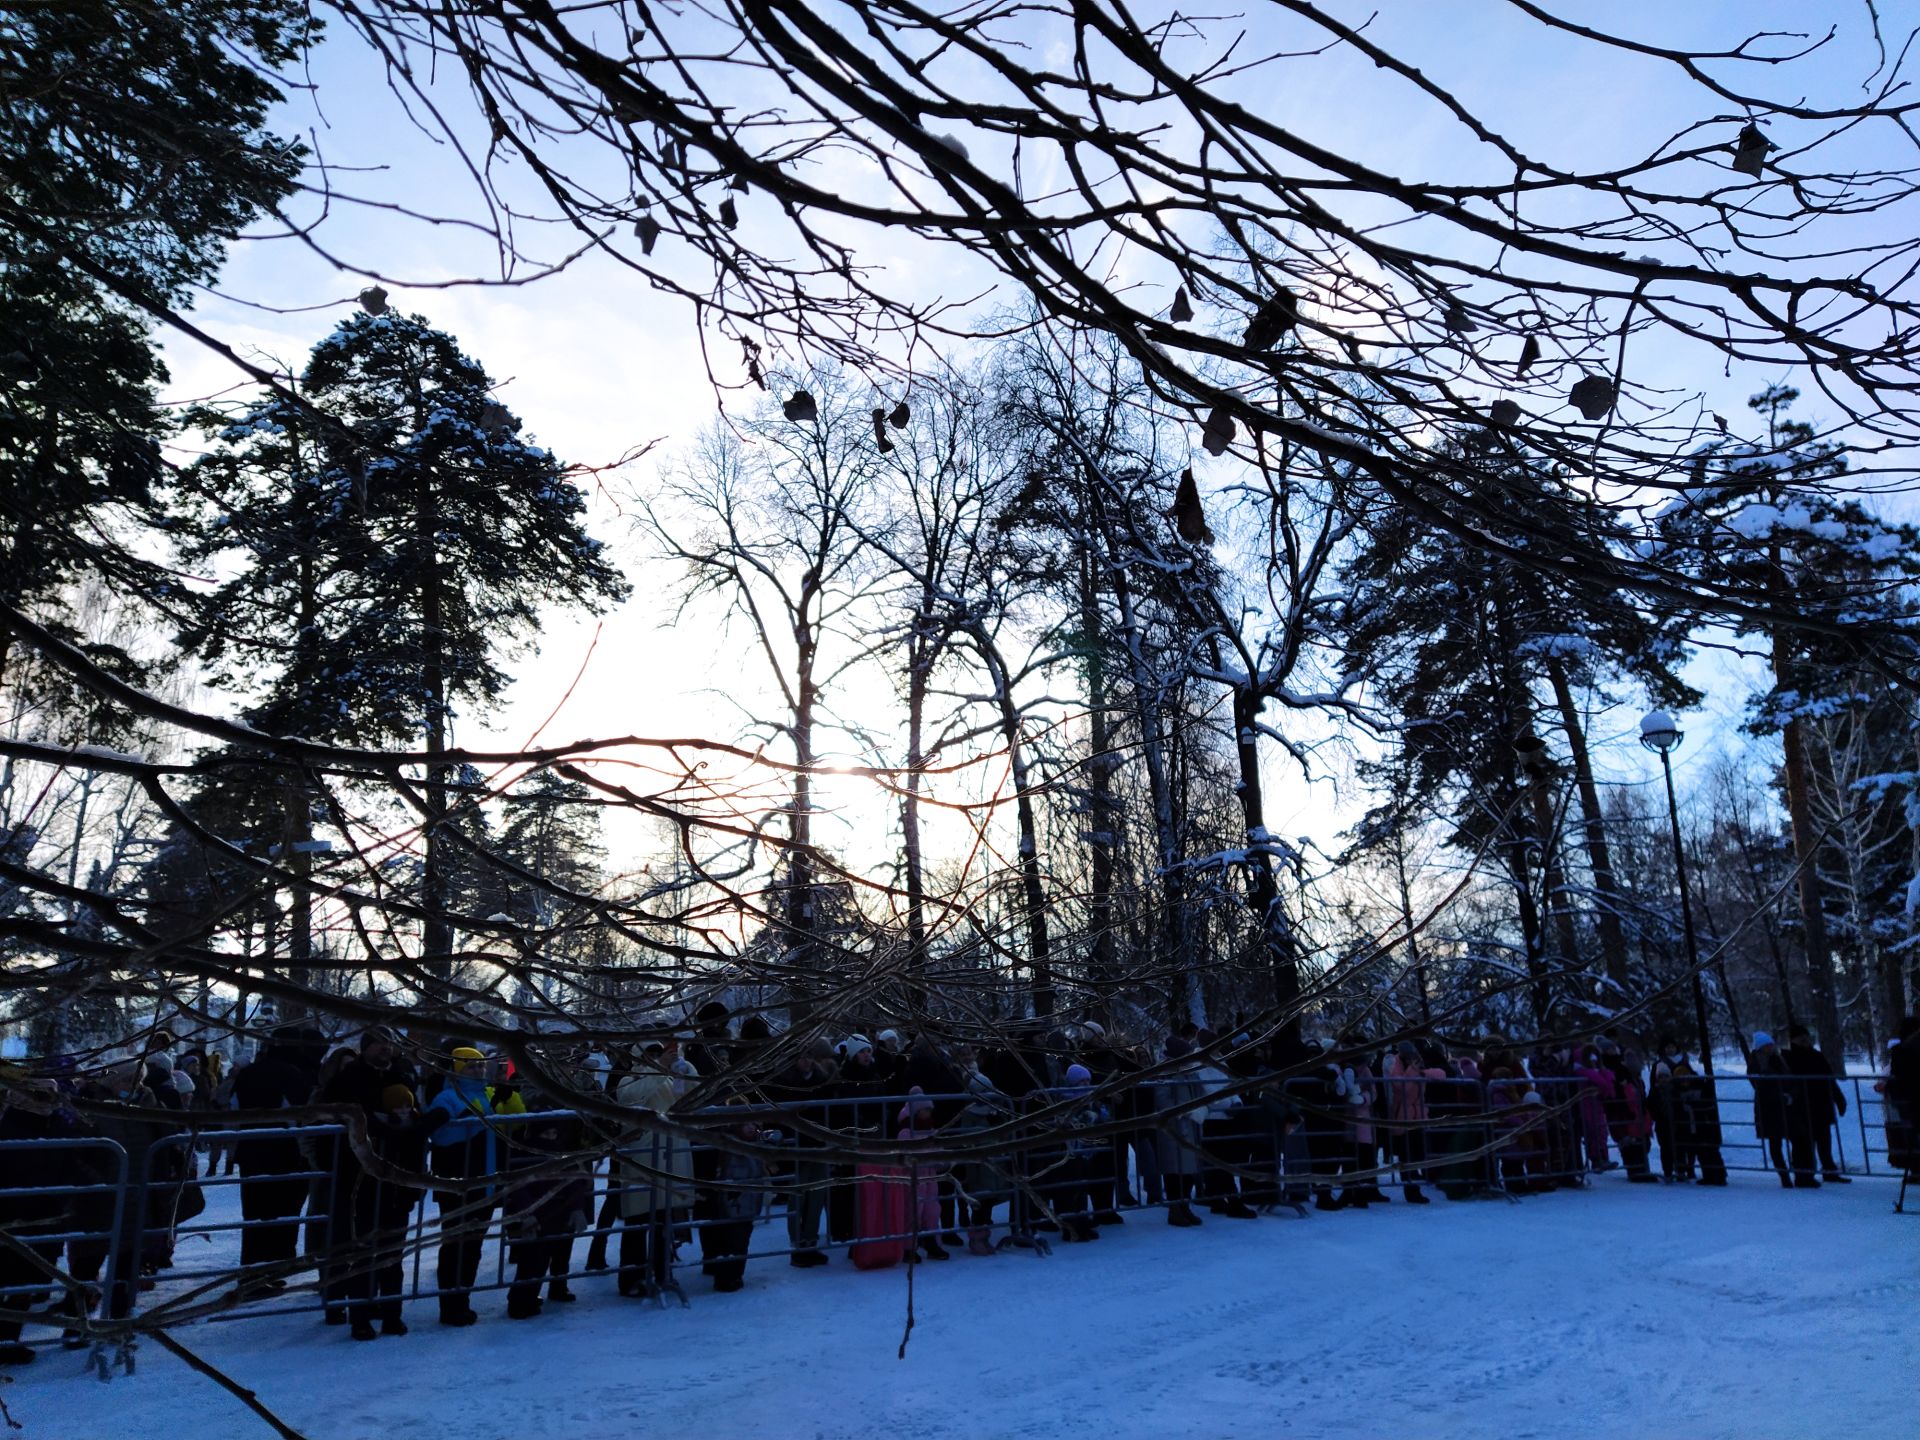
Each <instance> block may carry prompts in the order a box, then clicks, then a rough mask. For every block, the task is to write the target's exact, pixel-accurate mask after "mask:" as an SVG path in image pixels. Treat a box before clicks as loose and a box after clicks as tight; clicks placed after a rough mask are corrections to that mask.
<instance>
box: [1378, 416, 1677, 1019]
mask: <svg viewBox="0 0 1920 1440" xmlns="http://www.w3.org/2000/svg"><path fill="white" fill-rule="evenodd" d="M1458 458H1459V460H1460V463H1461V464H1462V465H1463V466H1465V467H1467V468H1471V469H1473V470H1475V471H1477V472H1479V473H1481V474H1482V475H1483V476H1484V477H1485V478H1484V483H1483V484H1482V486H1481V494H1480V496H1479V504H1480V505H1481V506H1482V507H1484V508H1491V509H1493V510H1494V511H1495V512H1496V513H1497V514H1498V516H1499V518H1500V521H1501V524H1500V526H1499V529H1498V533H1497V534H1494V535H1493V537H1492V538H1494V539H1495V540H1496V541H1497V542H1498V543H1499V544H1500V545H1502V546H1506V547H1511V549H1512V550H1514V551H1516V552H1520V556H1519V557H1518V558H1510V557H1509V556H1508V555H1506V554H1503V553H1501V551H1500V550H1498V549H1494V548H1490V547H1481V546H1477V545H1471V544H1468V543H1466V542H1464V541H1462V540H1461V539H1460V538H1459V537H1458V536H1457V535H1455V534H1454V533H1452V532H1451V531H1450V530H1447V529H1443V528H1441V527H1439V526H1436V525H1434V524H1433V523H1431V520H1430V519H1428V518H1426V517H1422V516H1419V515H1415V514H1413V513H1411V512H1409V511H1407V510H1405V509H1403V508H1400V507H1398V506H1395V505H1393V504H1391V503H1389V502H1386V501H1385V500H1384V497H1372V498H1371V499H1369V497H1368V495H1367V493H1366V490H1365V487H1359V489H1358V492H1357V493H1356V495H1355V496H1354V497H1351V498H1352V502H1353V503H1358V504H1360V506H1361V509H1362V512H1363V514H1364V516H1365V519H1364V521H1363V524H1362V526H1361V530H1360V535H1359V537H1358V541H1357V546H1356V549H1355V551H1354V553H1353V554H1352V556H1351V557H1350V559H1349V560H1348V563H1347V564H1346V566H1345V568H1344V570H1343V580H1344V583H1345V584H1346V586H1347V587H1348V594H1347V600H1346V605H1345V615H1344V617H1343V622H1342V624H1341V627H1340V628H1341V631H1342V635H1343V638H1344V641H1345V644H1346V646H1347V649H1348V653H1349V656H1350V663H1351V665H1352V666H1353V667H1354V668H1355V669H1358V670H1361V671H1364V672H1365V673H1367V674H1369V675H1370V676H1371V677H1372V681H1371V683H1372V685H1373V687H1374V691H1375V694H1376V695H1377V696H1378V698H1379V699H1380V701H1381V702H1382V703H1383V704H1384V706H1385V708H1386V709H1387V711H1388V712H1389V713H1390V714H1391V715H1392V716H1393V718H1394V721H1395V723H1396V724H1397V725H1398V727H1399V735H1400V742H1399V745H1398V747H1397V748H1396V750H1395V751H1394V752H1393V753H1391V754H1389V755H1387V756H1386V757H1383V758H1382V759H1380V760H1378V761H1374V762H1369V763H1366V764H1363V766H1362V772H1363V774H1366V775H1368V776H1370V777H1371V778H1372V779H1373V781H1374V782H1375V783H1377V784H1380V785H1381V786H1382V787H1383V788H1385V789H1386V790H1387V791H1388V792H1389V794H1390V796H1391V797H1392V803H1391V807H1390V808H1391V809H1392V810H1394V811H1396V812H1397V813H1396V814H1395V816H1394V817H1393V821H1392V823H1396V824H1403V825H1405V824H1417V823H1419V822H1420V818H1421V817H1423V816H1427V815H1434V814H1444V815H1445V816H1446V817H1447V818H1448V820H1449V823H1450V824H1451V825H1452V827H1453V830H1452V836H1451V838H1452V840H1453V842H1454V843H1455V844H1456V845H1458V846H1463V847H1466V848H1468V849H1475V848H1478V847H1479V846H1481V845H1483V844H1487V843H1491V844H1492V845H1493V846H1494V847H1495V848H1496V849H1497V851H1498V853H1499V854H1500V857H1501V859H1502V862H1503V864H1504V865H1505V867H1506V870H1507V873H1508V875H1509V877H1510V879H1511V881H1512V884H1513V892H1514V897H1515V906H1516V910H1517V915H1518V919H1519V923H1520V928H1521V936H1522V944H1523V947H1524V950H1525V953H1526V957H1527V963H1528V967H1529V972H1530V973H1531V974H1533V975H1535V976H1536V977H1539V976H1544V975H1545V974H1546V972H1547V970H1548V969H1549V968H1550V966H1549V963H1548V957H1549V951H1559V952H1561V954H1560V955H1559V956H1558V957H1557V958H1558V959H1559V960H1560V961H1561V962H1562V963H1564V964H1571V965H1580V964H1582V956H1581V950H1582V949H1583V948H1584V947H1583V945H1582V942H1581V938H1580V936H1579V933H1578V929H1577V925H1576V920H1577V918H1578V916H1577V912H1576V910H1575V908H1574V906H1573V905H1572V903H1571V900H1572V895H1571V891H1572V887H1571V886H1570V885H1569V884H1568V883H1567V881H1566V879H1565V864H1564V861H1563V859H1562V858H1561V856H1562V847H1561V846H1560V844H1559V843H1558V840H1559V836H1560V834H1561V832H1562V830H1563V828H1564V827H1563V823H1562V819H1561V816H1562V814H1563V810H1564V807H1563V805H1562V803H1561V801H1562V798H1563V797H1562V795H1561V792H1560V787H1559V776H1558V767H1557V765H1555V763H1554V762H1553V761H1552V760H1551V758H1550V755H1549V752H1548V750H1547V748H1546V737H1547V734H1550V733H1551V732H1552V731H1553V730H1555V729H1558V730H1559V731H1560V733H1561V736H1562V740H1563V743H1564V745H1565V746H1566V751H1567V754H1568V757H1569V761H1570V766H1571V769H1572V771H1573V778H1574V792H1575V795H1576V796H1577V798H1578V799H1579V802H1580V806H1581V824H1580V826H1579V829H1580V833H1581V839H1582V842H1583V846H1582V848H1584V850H1585V851H1586V858H1587V862H1588V873H1589V877H1590V880H1591V882H1592V883H1591V889H1590V895H1591V898H1592V902H1593V912H1592V913H1593V929H1594V934H1595V938H1596V939H1597V941H1598V948H1599V950H1600V954H1601V959H1602V962H1603V966H1604V972H1605V975H1606V978H1607V979H1608V980H1609V981H1610V982H1611V984H1612V985H1613V986H1614V987H1615V988H1616V990H1617V989H1619V988H1621V987H1624V986H1626V984H1627V982H1628V974H1627V964H1628V959H1627V947H1626V938H1625V933H1624V929H1623V927H1622V924H1621V921H1622V914H1621V909H1622V907H1621V894H1620V887H1619V885H1618V883H1617V880H1616V877H1615V874H1614V865H1613V863H1612V860H1611V857H1610V852H1609V850H1608V846H1607V838H1606V823H1605V816H1604V815H1603V813H1602V810H1601V806H1600V800H1599V792H1598V789H1597V786H1596V784H1595V781H1594V778H1593V768H1592V764H1591V760H1590V758H1589V755H1588V751H1587V741H1586V735H1585V727H1584V725H1583V723H1582V720H1581V716H1580V711H1579V707H1578V705H1577V703H1576V692H1577V691H1578V690H1582V689H1588V688H1592V687H1599V686H1604V685H1605V684H1608V683H1618V682H1620V681H1628V680H1630V681H1632V682H1634V683H1637V684H1638V685H1640V686H1642V687H1644V688H1645V689H1646V690H1647V691H1648V692H1649V693H1651V694H1652V695H1653V696H1654V697H1655V699H1656V700H1657V701H1659V702H1660V703H1662V704H1665V705H1669V706H1671V707H1674V708H1684V707H1685V706H1686V705H1688V704H1689V703H1692V702H1694V701H1697V699H1698V697H1697V695H1695V694H1694V693H1693V692H1692V691H1691V690H1690V689H1689V688H1688V687H1687V686H1686V685H1685V684H1684V683H1683V682H1682V681H1681V679H1680V678H1679V673H1678V671H1679V665H1680V662H1681V659H1682V655H1683V647H1682V639H1683V636H1684V627H1683V625H1682V624H1681V623H1680V622H1679V621H1677V620H1675V619H1673V618H1670V617H1666V616H1662V615H1657V614H1653V613H1650V612H1649V611H1648V610H1647V609H1646V608H1644V607H1643V606H1641V605H1640V604H1638V603H1636V597H1634V596H1633V595H1631V594H1629V593H1627V592H1623V591H1621V590H1620V589H1618V588H1615V587H1612V586H1607V585H1601V584H1593V585H1588V584H1584V583H1582V582H1581V581H1580V580H1579V579H1578V578H1576V577H1569V576H1565V575H1562V574H1559V573H1556V572H1553V571H1550V570H1545V569H1535V568H1532V567H1530V566H1528V565H1526V564H1525V563H1524V558H1523V557H1524V554H1525V552H1527V551H1530V550H1534V549H1538V548H1547V547H1553V546H1555V545H1557V544H1558V543H1559V539H1558V534H1557V532H1558V531H1559V530H1560V529H1562V528H1563V527H1564V526H1565V524H1566V518H1565V517H1566V516H1567V515H1568V514H1569V513H1575V514H1579V513H1583V512H1582V511H1581V510H1580V509H1579V508H1578V507H1576V506H1575V505H1574V504H1573V500H1572V492H1571V490H1570V489H1569V487H1567V486H1566V485H1565V484H1564V483H1563V482H1562V481H1560V480H1559V479H1558V478H1557V477H1555V476H1553V475H1551V474H1546V473H1543V472H1542V471H1541V470H1540V468H1539V467H1538V466H1537V465H1535V464H1533V463H1532V462H1531V461H1530V460H1529V458H1528V457H1526V456H1525V455H1524V454H1521V453H1518V452H1516V451H1514V450H1513V449H1511V448H1510V447H1508V445H1507V443H1506V442H1505V441H1504V440H1496V441H1494V442H1493V444H1492V447H1491V448H1489V447H1487V446H1481V447H1478V448H1472V447H1463V448H1462V450H1461V452H1460V454H1459V457H1458ZM1375 500H1377V501H1379V503H1373V501H1375ZM1584 513H1585V515H1586V517H1587V523H1589V524H1590V525H1592V526H1593V527H1594V529H1595V532H1596V533H1595V534H1593V535H1591V536H1589V537H1587V538H1586V541H1585V543H1604V544H1608V545H1617V544H1619V543H1621V542H1622V541H1623V540H1624V539H1625V538H1626V537H1625V536H1623V535H1620V534H1618V533H1616V532H1615V530H1614V527H1613V524H1612V521H1611V519H1610V518H1609V517H1608V516H1607V515H1606V514H1605V513H1604V512H1602V511H1601V510H1599V509H1598V507H1589V508H1588V509H1586V511H1585V512H1584ZM1386 819H1387V817H1386V816H1385V815H1384V814H1383V813H1381V812H1376V813H1375V815H1374V816H1372V817H1370V825H1369V827H1368V829H1369V832H1370V833H1371V834H1373V835H1375V836H1377V835H1378V833H1379V830H1380V827H1381V825H1382V824H1383V823H1385V822H1386ZM1536 872H1539V873H1536ZM1535 996H1536V1016H1535V1018H1536V1020H1538V1019H1542V1018H1544V1008H1545V1000H1546V995H1545V993H1544V990H1543V989H1542V987H1540V986H1539V985H1536V987H1535Z"/></svg>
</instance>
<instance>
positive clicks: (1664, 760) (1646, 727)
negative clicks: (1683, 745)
mask: <svg viewBox="0 0 1920 1440" xmlns="http://www.w3.org/2000/svg"><path fill="white" fill-rule="evenodd" d="M1685 738H1686V732H1685V731H1683V730H1682V729H1681V728H1680V727H1679V725H1678V724H1676V723H1675V722H1674V718H1673V717H1672V716H1671V715H1669V714H1668V713H1667V712H1666V711H1664V710H1651V711H1649V712H1647V714H1646V716H1645V717H1644V718H1643V719H1642V720H1641V721H1640V743H1641V744H1642V745H1644V746H1646V747H1647V749H1649V750H1653V751H1657V752H1658V753H1659V756H1660V770H1661V773H1662V774H1664V775H1665V776H1666V779H1667V821H1668V823H1669V824H1670V825H1671V827H1672V830H1673V868H1674V872H1675V873H1676V874H1677V875H1678V876H1679V877H1680V923H1681V927H1682V928H1683V929H1684V931H1685V932H1686V937H1687V969H1688V973H1689V975H1690V976H1691V977H1692V980H1693V1019H1694V1024H1695V1025H1696V1026H1698V1028H1699V1031H1700V1065H1701V1067H1702V1069H1704V1070H1705V1072H1706V1074H1707V1075H1708V1076H1709V1077H1711V1076H1712V1075H1713V1042H1712V1040H1711V1038H1710V1037H1709V1036H1708V1034H1707V992H1706V988H1705V987H1704V986H1702V985H1701V983H1700V942H1699V941H1698V940H1697V939H1695V938H1694V933H1693V897H1692V895H1691V894H1690V893H1689V891H1688V889H1687V854H1686V850H1685V848H1684V847H1683V846H1682V845H1681V844H1680V804H1679V802H1678V801H1677V800H1676V799H1675V798H1674V794H1673V759H1672V755H1673V751H1674V750H1675V749H1676V748H1677V747H1678V746H1679V744H1680V742H1681V741H1682V740H1683V739H1685Z"/></svg>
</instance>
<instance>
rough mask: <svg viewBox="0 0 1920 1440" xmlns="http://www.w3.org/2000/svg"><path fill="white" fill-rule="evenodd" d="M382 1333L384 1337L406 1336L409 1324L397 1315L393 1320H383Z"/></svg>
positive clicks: (381, 1323)
mask: <svg viewBox="0 0 1920 1440" xmlns="http://www.w3.org/2000/svg"><path fill="white" fill-rule="evenodd" d="M380 1333H381V1334H382V1335H404V1334H406V1333H407V1322H406V1321H404V1320H402V1319H401V1318H400V1317H399V1316H397V1315H396V1316H394V1317H393V1319H391V1320H382V1321H381V1322H380Z"/></svg>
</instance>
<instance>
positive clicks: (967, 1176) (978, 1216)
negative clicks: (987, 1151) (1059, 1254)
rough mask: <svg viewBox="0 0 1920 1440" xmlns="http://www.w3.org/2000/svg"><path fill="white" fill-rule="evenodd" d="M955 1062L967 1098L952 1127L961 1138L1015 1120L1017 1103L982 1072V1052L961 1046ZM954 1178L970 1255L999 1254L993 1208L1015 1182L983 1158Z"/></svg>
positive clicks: (964, 1166)
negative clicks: (964, 1208)
mask: <svg viewBox="0 0 1920 1440" xmlns="http://www.w3.org/2000/svg"><path fill="white" fill-rule="evenodd" d="M954 1061H955V1063H956V1064H957V1065H958V1066H959V1067H960V1071H961V1076H962V1078H961V1082H960V1084H961V1089H962V1091H963V1093H964V1094H965V1095H966V1097H967V1100H966V1103H965V1104H964V1105H963V1106H961V1109H960V1114H959V1115H958V1116H957V1117H955V1119H954V1122H953V1127H952V1128H953V1129H954V1130H955V1131H958V1132H960V1138H964V1135H965V1132H967V1131H969V1130H984V1129H987V1128H988V1127H989V1126H993V1125H999V1124H1003V1123H1004V1122H1005V1121H1007V1120H1009V1119H1010V1118H1012V1116H1013V1113H1014V1104H1013V1101H1012V1100H1011V1099H1009V1098H1008V1097H1007V1096H1006V1095H1003V1094H1002V1093H1001V1092H1000V1090H999V1087H997V1086H996V1085H995V1084H994V1083H993V1081H992V1080H991V1079H990V1078H989V1077H988V1076H987V1074H986V1072H985V1071H983V1070H982V1069H981V1067H980V1059H979V1055H978V1052H976V1051H975V1050H974V1049H973V1047H972V1046H970V1045H963V1046H961V1047H959V1048H958V1049H957V1050H956V1051H955V1053H954ZM954 1178H955V1180H956V1182H957V1184H958V1186H959V1189H960V1193H961V1196H962V1198H963V1199H964V1201H965V1202H966V1206H967V1210H968V1213H967V1215H966V1216H965V1221H966V1226H967V1253H968V1254H969V1255H996V1254H998V1253H999V1252H998V1251H997V1250H995V1249H994V1247H993V1240H992V1234H993V1207H994V1205H995V1204H996V1203H997V1202H998V1201H999V1200H1000V1199H1001V1198H1002V1197H1004V1196H1006V1195H1008V1194H1010V1193H1011V1188H1012V1187H1011V1182H1010V1181H1009V1179H1008V1175H1007V1171H1006V1169H1005V1167H1004V1166H1002V1165H1000V1164H998V1163H996V1162H995V1160H994V1159H993V1158H991V1157H984V1156H983V1157H981V1158H979V1159H976V1160H970V1161H967V1162H965V1163H963V1164H961V1165H960V1166H958V1167H956V1171H955V1176H954Z"/></svg>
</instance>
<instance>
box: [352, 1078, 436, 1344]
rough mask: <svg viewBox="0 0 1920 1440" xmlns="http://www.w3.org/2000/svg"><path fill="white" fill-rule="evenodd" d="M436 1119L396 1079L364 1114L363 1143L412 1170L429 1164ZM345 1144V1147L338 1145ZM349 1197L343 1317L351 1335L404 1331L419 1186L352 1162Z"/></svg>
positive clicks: (421, 1169) (368, 1337)
mask: <svg viewBox="0 0 1920 1440" xmlns="http://www.w3.org/2000/svg"><path fill="white" fill-rule="evenodd" d="M436 1123H438V1122H437V1121H434V1120H432V1119H429V1118H428V1117H426V1116H425V1115H423V1114H422V1113H421V1112H420V1111H419V1110H418V1109H417V1108H416V1106H415V1104H414V1095H413V1091H412V1089H411V1088H410V1087H408V1086H407V1085H405V1084H402V1083H400V1082H399V1081H395V1082H393V1083H392V1084H389V1085H387V1086H385V1087H383V1088H382V1090H381V1092H380V1093H379V1094H378V1095H377V1096H375V1097H373V1102H372V1106H371V1108H370V1110H369V1111H368V1114H367V1144H368V1145H369V1147H370V1148H371V1149H372V1150H373V1153H374V1154H375V1155H376V1156H378V1157H379V1158H380V1159H381V1160H384V1161H385V1162H386V1163H387V1164H389V1165H392V1166H393V1167H395V1168H396V1169H400V1170H407V1171H411V1172H413V1173H415V1174H419V1173H421V1172H424V1171H425V1170H426V1168H427V1131H428V1129H429V1128H430V1127H431V1126H433V1125H434V1124H436ZM342 1148H344V1147H342ZM343 1193H344V1194H347V1195H348V1196H349V1197H350V1199H349V1201H348V1203H349V1204H350V1205H351V1206H352V1210H351V1214H352V1216H353V1238H354V1251H353V1254H352V1256H351V1261H350V1263H349V1264H348V1265H347V1266H346V1267H345V1268H346V1283H345V1293H346V1301H347V1317H348V1319H349V1320H350V1321H351V1323H352V1326H353V1338H354V1339H356V1340H372V1339H374V1338H375V1336H376V1332H375V1330H374V1326H375V1325H376V1324H377V1325H378V1326H379V1327H380V1328H379V1331H378V1332H377V1333H378V1334H380V1335H404V1334H406V1333H407V1323H406V1321H405V1320H404V1319H402V1318H401V1313H400V1295H401V1292H402V1291H403V1289H404V1288H405V1285H406V1268H405V1260H406V1247H407V1227H408V1226H409V1225H410V1224H411V1223H412V1221H413V1213H414V1210H415V1208H416V1207H417V1206H418V1205H419V1203H420V1194H421V1191H420V1187H419V1186H417V1185H408V1184H406V1183H404V1182H403V1181H399V1180H384V1179H378V1178H376V1177H375V1176H373V1175H371V1174H369V1173H368V1172H367V1171H366V1169H365V1168H364V1167H363V1166H359V1165H356V1167H355V1173H354V1180H353V1187H352V1189H351V1190H349V1191H345V1192H343Z"/></svg>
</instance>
